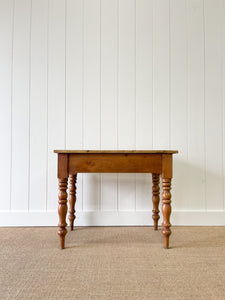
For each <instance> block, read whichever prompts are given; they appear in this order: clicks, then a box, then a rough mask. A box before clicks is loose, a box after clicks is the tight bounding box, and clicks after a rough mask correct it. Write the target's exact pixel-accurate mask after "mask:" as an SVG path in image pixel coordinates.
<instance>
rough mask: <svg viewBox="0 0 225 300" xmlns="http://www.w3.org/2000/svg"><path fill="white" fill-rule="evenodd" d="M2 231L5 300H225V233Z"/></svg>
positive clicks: (0, 290)
mask: <svg viewBox="0 0 225 300" xmlns="http://www.w3.org/2000/svg"><path fill="white" fill-rule="evenodd" d="M56 231H57V228H56V227H41V228H37V227H35V228H0V241H1V247H0V299H2V300H5V299H10V300H12V299H25V300H27V299H43V300H44V299H88V300H89V299H104V300H107V299H129V300H130V299H154V300H157V299H163V300H165V299H188V300H190V299H213V300H215V299H221V300H222V299H223V300H224V299H225V227H175V226H174V227H172V235H171V239H170V241H171V243H170V244H171V249H169V250H165V249H163V244H162V242H163V241H162V234H161V232H160V231H154V230H153V228H152V227H75V229H74V231H72V232H71V231H68V234H67V237H66V249H64V250H60V249H59V244H58V236H57V234H56Z"/></svg>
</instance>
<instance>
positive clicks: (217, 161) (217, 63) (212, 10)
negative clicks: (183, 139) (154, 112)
mask: <svg viewBox="0 0 225 300" xmlns="http://www.w3.org/2000/svg"><path fill="white" fill-rule="evenodd" d="M221 3H222V1H221V0H217V1H213V2H212V1H208V0H206V1H205V151H206V170H207V172H206V208H207V209H213V210H217V209H222V208H223V165H222V134H223V130H222V114H223V111H222V108H223V105H222V100H223V99H222V52H221V50H222V49H221V25H222V19H221V9H222V6H221Z"/></svg>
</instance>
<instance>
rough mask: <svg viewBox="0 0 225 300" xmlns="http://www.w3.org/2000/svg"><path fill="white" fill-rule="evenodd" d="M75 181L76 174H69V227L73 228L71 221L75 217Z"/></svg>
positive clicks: (72, 221)
mask: <svg viewBox="0 0 225 300" xmlns="http://www.w3.org/2000/svg"><path fill="white" fill-rule="evenodd" d="M76 183H77V174H74V175H69V217H68V219H69V221H70V229H71V230H73V223H74V220H75V218H76V216H75V212H76V210H75V204H76Z"/></svg>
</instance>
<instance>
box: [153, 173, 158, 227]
mask: <svg viewBox="0 0 225 300" xmlns="http://www.w3.org/2000/svg"><path fill="white" fill-rule="evenodd" d="M159 191H160V188H159V174H152V202H153V210H152V212H153V215H152V219H153V220H154V229H155V230H158V220H159V218H160V217H159V200H160V197H159Z"/></svg>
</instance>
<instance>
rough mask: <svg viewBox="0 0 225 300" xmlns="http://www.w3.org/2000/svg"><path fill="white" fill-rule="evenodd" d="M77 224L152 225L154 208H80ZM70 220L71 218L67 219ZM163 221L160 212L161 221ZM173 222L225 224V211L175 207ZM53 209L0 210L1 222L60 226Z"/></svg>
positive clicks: (11, 224)
mask: <svg viewBox="0 0 225 300" xmlns="http://www.w3.org/2000/svg"><path fill="white" fill-rule="evenodd" d="M76 216H77V218H76V221H75V226H148V225H150V226H152V225H153V221H152V212H151V211H136V212H133V211H120V212H117V211H101V212H96V211H88V212H87V211H86V212H81V211H78V212H77V213H76ZM67 223H68V222H67ZM161 223H162V216H160V220H159V225H161ZM171 223H172V225H173V226H176V225H177V226H225V211H173V212H172V215H171ZM57 224H58V214H57V212H56V211H52V212H49V211H48V212H43V211H41V212H37V211H33V212H31V211H30V212H26V211H13V212H10V211H0V226H3V227H11V226H57Z"/></svg>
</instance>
